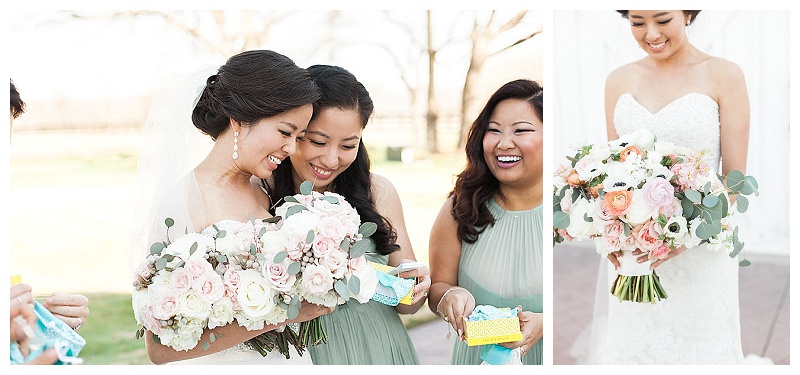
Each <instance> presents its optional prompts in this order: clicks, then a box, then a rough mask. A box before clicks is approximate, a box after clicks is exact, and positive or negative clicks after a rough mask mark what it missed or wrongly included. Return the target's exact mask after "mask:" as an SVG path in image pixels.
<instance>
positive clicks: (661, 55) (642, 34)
mask: <svg viewBox="0 0 800 375" xmlns="http://www.w3.org/2000/svg"><path fill="white" fill-rule="evenodd" d="M628 20H629V21H630V24H631V33H632V34H633V37H634V38H635V39H636V42H637V43H639V47H641V48H642V49H643V50H644V51H645V52H647V54H648V55H650V56H651V57H653V58H656V59H665V58H668V57H670V56H672V55H673V54H674V53H675V52H677V51H680V50H681V49H682V48H684V47H685V46H686V45H687V44H688V38H687V37H686V24H687V23H689V21H690V20H691V16H690V15H687V14H685V13H684V12H683V11H682V10H629V11H628Z"/></svg>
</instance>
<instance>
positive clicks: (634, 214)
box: [620, 189, 653, 227]
mask: <svg viewBox="0 0 800 375" xmlns="http://www.w3.org/2000/svg"><path fill="white" fill-rule="evenodd" d="M643 194H644V193H642V190H641V189H636V190H634V191H633V198H632V199H631V206H630V208H628V212H626V213H625V215H624V216H623V217H621V218H620V219H621V220H622V221H624V222H626V223H628V224H630V225H631V226H634V227H635V226H637V225H641V224H644V222H645V221H647V220H649V219H650V218H651V217H653V210H651V209H650V207H648V206H647V202H645V200H644V195H643Z"/></svg>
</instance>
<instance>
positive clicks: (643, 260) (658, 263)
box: [633, 246, 686, 270]
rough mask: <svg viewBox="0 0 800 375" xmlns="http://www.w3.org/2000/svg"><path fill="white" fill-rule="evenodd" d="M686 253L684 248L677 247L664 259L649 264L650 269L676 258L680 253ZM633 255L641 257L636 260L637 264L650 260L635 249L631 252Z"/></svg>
mask: <svg viewBox="0 0 800 375" xmlns="http://www.w3.org/2000/svg"><path fill="white" fill-rule="evenodd" d="M684 251H686V246H678V247H676V248H674V249H672V250H670V251H669V252H668V253H667V256H666V258H664V259H653V263H651V264H650V269H651V270H653V269H655V268H656V267H658V266H659V265H661V264H662V263H664V262H666V261H667V260H669V259H672V258H674V257H676V256H678V255H679V254H680V253H682V252H684ZM633 255H641V256H640V257H638V258H636V261H637V262H639V263H643V262H647V261H648V260H650V254H649V253H644V252H643V251H641V250H639V249H636V250H634V251H633Z"/></svg>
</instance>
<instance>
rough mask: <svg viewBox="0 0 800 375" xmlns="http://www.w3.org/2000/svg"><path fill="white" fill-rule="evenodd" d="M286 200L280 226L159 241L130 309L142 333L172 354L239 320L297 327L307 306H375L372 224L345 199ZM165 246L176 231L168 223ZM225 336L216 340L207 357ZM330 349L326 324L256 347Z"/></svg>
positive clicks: (274, 222)
mask: <svg viewBox="0 0 800 375" xmlns="http://www.w3.org/2000/svg"><path fill="white" fill-rule="evenodd" d="M301 191H302V192H303V193H302V194H297V195H294V196H290V197H286V198H284V200H285V201H286V203H284V204H283V205H282V206H280V207H278V209H277V212H276V213H277V214H278V216H276V217H275V218H271V219H265V220H253V219H252V218H251V219H250V221H248V222H245V223H241V222H238V221H233V220H225V221H221V222H218V223H216V224H214V225H212V226H211V227H209V228H206V230H204V231H203V232H202V233H186V234H183V235H181V236H178V237H177V238H176V239H174V240H169V239H168V240H167V241H164V242H156V243H154V244H153V245H152V246H151V248H150V255H149V256H147V257H146V258H145V260H143V261H142V262H141V264H140V265H139V267H138V269H137V271H136V272H135V275H134V283H133V284H134V289H135V290H134V292H133V309H134V315H135V318H136V321H137V322H138V323H139V324H140V325H141V327H140V329H139V330H138V331H137V334H136V337H137V338H139V337H142V336H143V335H144V330H145V329H146V330H149V331H151V332H152V333H153V334H154V335H155V336H156V337H157V339H158V340H159V341H160V342H161V343H162V344H163V345H167V346H169V347H172V348H173V349H175V350H190V349H192V348H194V347H195V346H197V344H198V343H199V341H200V338H201V336H202V333H203V331H204V330H205V329H214V328H216V327H220V326H223V325H226V324H229V323H232V322H234V321H236V323H237V324H239V325H240V326H243V327H246V328H247V329H248V330H259V329H263V328H264V326H265V325H270V324H273V325H275V324H281V323H283V322H285V321H286V320H287V319H288V320H291V319H295V318H296V317H297V316H298V315H299V312H300V308H301V303H302V301H308V302H310V303H314V304H318V305H323V306H327V307H332V306H336V305H338V304H342V303H345V302H347V301H348V300H350V298H351V297H352V298H353V299H355V300H357V301H358V302H360V303H365V302H367V301H369V299H370V298H371V297H372V294H373V293H374V291H375V288H376V285H377V282H378V280H377V276H376V275H375V271H374V269H373V268H372V267H370V266H369V264H368V262H367V261H366V259H365V257H364V252H365V249H366V247H367V244H366V241H365V240H366V239H367V238H368V237H369V236H371V235H372V233H374V232H375V229H376V228H377V226H376V225H375V224H374V223H363V224H362V223H361V222H360V218H359V215H358V212H357V211H356V210H355V209H354V208H353V207H352V206H350V204H349V203H347V201H345V200H344V198H343V197H341V196H339V195H337V194H333V193H325V194H320V193H316V192H312V191H311V186H310V183H308V184H306V183H304V184H303V185H302V186H301ZM165 225H166V228H167V238H169V230H170V228H171V227H172V226H173V225H174V221H173V220H172V219H169V218H168V219H166V220H165ZM216 338H218V336H216V335H215V334H214V333H213V332H212V333H211V335H210V342H203V344H202V345H203V348H204V349H208V347H209V345H210V344H211V342H213V341H215V340H216ZM324 341H326V336H325V333H324V331H323V330H322V327H321V325H320V324H319V321H318V320H316V319H314V320H312V321H310V322H303V323H301V324H300V329H299V332H294V331H293V330H292V329H285V328H284V329H282V330H272V331H268V332H266V333H263V334H261V335H259V336H256V337H255V338H253V339H251V340H250V341H249V342H250V343H251V344H252V345H253V346H254V348H255V349H256V350H258V351H259V352H260V353H261V354H262V355H265V356H266V355H267V352H270V351H271V350H273V349H275V348H278V349H279V350H280V352H281V353H282V354H284V355H285V356H286V357H287V358H289V344H291V345H292V346H294V347H295V349H296V351H297V353H298V354H302V352H303V350H304V349H305V347H306V346H308V345H309V344H311V345H314V344H317V343H319V342H324Z"/></svg>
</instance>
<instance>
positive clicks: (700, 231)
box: [695, 222, 713, 240]
mask: <svg viewBox="0 0 800 375" xmlns="http://www.w3.org/2000/svg"><path fill="white" fill-rule="evenodd" d="M712 231H713V230H712V228H711V224H709V223H706V222H701V223H700V224H699V225H697V231H696V232H695V234H697V237H698V238H700V239H701V240H707V239H709V238H711V236H713V234H712Z"/></svg>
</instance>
